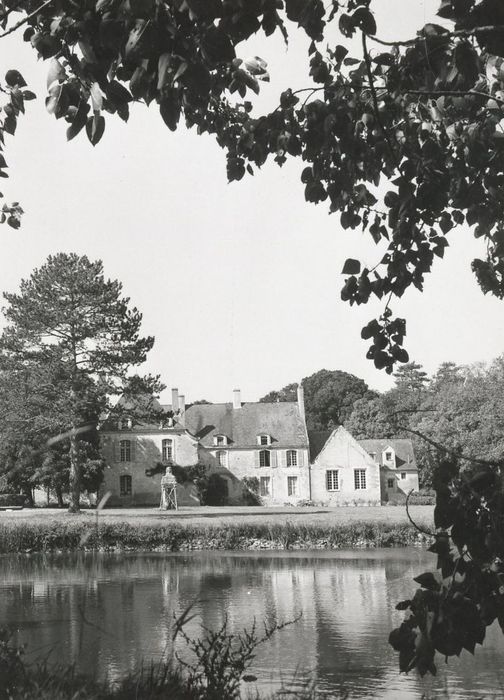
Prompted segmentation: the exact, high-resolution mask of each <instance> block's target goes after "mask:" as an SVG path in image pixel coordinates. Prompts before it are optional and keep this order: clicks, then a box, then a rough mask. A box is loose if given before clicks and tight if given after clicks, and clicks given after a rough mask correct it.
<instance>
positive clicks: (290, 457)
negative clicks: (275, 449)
mask: <svg viewBox="0 0 504 700" xmlns="http://www.w3.org/2000/svg"><path fill="white" fill-rule="evenodd" d="M297 465H298V458H297V450H287V466H288V467H297Z"/></svg>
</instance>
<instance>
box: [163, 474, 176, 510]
mask: <svg viewBox="0 0 504 700" xmlns="http://www.w3.org/2000/svg"><path fill="white" fill-rule="evenodd" d="M159 507H160V509H161V510H177V480H176V479H175V477H174V476H173V473H172V470H171V467H170V466H167V467H166V471H165V474H164V476H163V477H162V479H161V503H160V505H159Z"/></svg>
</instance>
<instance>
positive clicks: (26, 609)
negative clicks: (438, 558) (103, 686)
mask: <svg viewBox="0 0 504 700" xmlns="http://www.w3.org/2000/svg"><path fill="white" fill-rule="evenodd" d="M431 566H433V557H432V555H430V554H428V553H427V552H425V551H422V550H419V549H409V548H407V549H406V548H405V549H395V550H394V549H388V550H359V551H337V552H302V553H300V552H285V553H282V552H266V553H263V552H260V553H248V552H244V553H241V552H240V553H239V552H236V553H230V552H215V553H212V552H195V553H178V554H161V553H159V554H158V553H154V554H152V553H151V554H71V555H70V554H61V555H50V556H49V555H20V556H7V557H0V621H1V624H2V625H5V624H7V625H8V626H10V627H11V628H12V629H14V630H15V631H16V632H15V638H16V641H18V642H22V643H26V644H27V645H28V648H27V652H28V657H30V655H31V656H32V657H48V658H49V660H50V661H51V660H54V661H57V662H58V663H67V662H68V663H71V662H75V663H76V665H77V667H78V668H79V669H80V670H82V671H84V672H86V673H88V674H89V675H93V676H97V677H98V678H100V679H108V680H109V681H115V680H117V679H119V678H120V677H121V676H122V675H124V674H126V673H127V672H129V671H134V670H135V669H137V668H138V667H139V665H140V664H141V663H142V661H143V662H150V660H160V659H162V658H166V657H167V656H169V655H170V654H171V653H172V652H173V649H172V642H171V632H172V624H173V619H174V616H178V615H180V614H181V613H182V612H183V611H184V610H185V609H186V608H187V606H188V605H190V604H192V603H194V610H193V612H196V613H197V618H195V619H193V620H192V621H191V622H190V623H189V624H188V626H187V628H186V631H187V632H188V633H189V635H190V636H192V637H198V636H200V635H201V625H202V624H203V625H205V626H206V627H208V628H216V627H217V626H219V625H222V624H223V622H224V621H225V620H226V619H227V621H228V625H229V629H230V631H239V630H242V629H243V628H244V627H250V626H251V625H252V624H253V621H254V619H255V620H257V622H258V623H260V625H261V626H262V623H263V622H266V623H267V624H268V625H274V624H276V623H282V622H285V621H289V620H292V619H293V618H294V617H296V616H298V615H299V614H300V613H301V614H302V616H301V618H300V619H299V621H297V622H296V623H295V624H292V625H289V626H287V627H285V628H284V629H282V630H281V631H279V632H277V633H275V635H274V636H273V638H272V639H271V640H269V641H268V642H266V643H265V644H264V645H263V646H262V647H261V648H260V649H259V651H258V654H257V657H256V659H255V661H254V664H253V667H252V669H251V673H253V674H255V675H256V676H257V678H258V681H257V685H258V687H259V688H260V690H261V691H264V692H270V691H272V690H277V689H279V688H280V687H281V685H282V683H283V682H285V683H287V682H288V681H289V680H290V679H292V678H296V677H297V678H298V679H301V678H303V677H305V676H306V675H310V676H311V678H312V679H313V680H314V681H315V682H316V683H317V685H318V687H319V688H320V689H321V690H323V691H327V693H328V694H329V695H330V696H331V697H337V696H338V695H339V694H340V693H341V694H344V693H348V695H349V697H352V698H353V697H355V698H386V699H387V700H395V699H397V700H409V699H410V698H411V699H413V698H420V697H422V696H423V697H428V698H435V697H443V698H446V697H449V698H452V699H456V698H482V697H483V698H493V697H495V698H497V697H500V698H502V697H504V667H503V664H502V654H503V651H504V644H503V640H502V635H501V632H500V629H499V628H498V626H493V627H492V628H491V629H490V630H489V632H488V634H487V640H486V642H485V646H484V647H483V648H481V647H478V648H477V651H476V654H475V656H474V657H472V656H471V655H470V654H469V653H468V652H465V651H464V652H462V655H461V657H460V659H455V660H450V662H449V664H448V666H446V665H445V663H444V660H443V659H442V658H440V657H438V659H437V663H438V675H437V677H436V678H435V679H432V678H427V679H420V678H419V677H417V676H416V675H415V674H410V675H408V676H404V675H400V674H399V673H398V670H397V655H396V653H395V652H394V651H393V649H392V648H391V647H390V646H389V645H388V642H387V638H388V634H389V632H390V630H391V629H392V628H393V627H395V626H397V625H398V624H399V623H400V621H401V619H402V615H403V613H401V612H398V611H396V610H395V609H394V608H395V604H396V603H397V602H398V601H399V600H402V599H404V598H407V597H410V596H411V595H412V593H413V592H414V590H415V588H416V584H415V583H414V582H413V581H412V578H413V576H416V575H418V574H419V573H421V572H422V571H424V570H425V569H426V568H428V567H431ZM177 645H178V646H177V651H178V652H179V654H181V655H187V653H188V652H187V650H186V648H185V647H184V644H183V642H182V640H180V641H178V642H177ZM254 685H255V684H253V686H254Z"/></svg>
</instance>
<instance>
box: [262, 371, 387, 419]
mask: <svg viewBox="0 0 504 700" xmlns="http://www.w3.org/2000/svg"><path fill="white" fill-rule="evenodd" d="M302 384H303V389H304V400H305V411H306V425H307V427H308V430H332V429H333V428H336V427H337V426H338V425H341V424H342V423H344V422H345V421H346V420H347V419H348V418H349V416H350V414H351V413H352V411H353V408H354V404H355V402H356V401H359V400H361V399H362V400H367V401H370V400H371V399H373V398H375V397H376V396H377V394H376V392H374V391H372V390H370V389H369V387H368V385H367V384H366V382H365V381H364V380H363V379H360V378H359V377H356V376H355V375H353V374H349V373H348V372H342V371H341V370H327V369H321V370H319V371H318V372H314V373H313V374H312V375H310V376H309V377H305V378H304V379H303V380H302ZM260 401H297V384H288V385H287V386H285V387H284V388H283V389H280V391H270V392H269V394H266V396H263V397H262V399H260Z"/></svg>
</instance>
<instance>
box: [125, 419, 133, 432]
mask: <svg viewBox="0 0 504 700" xmlns="http://www.w3.org/2000/svg"><path fill="white" fill-rule="evenodd" d="M126 427H127V428H128V430H131V428H132V427H133V421H132V420H131V418H128V419H127V420H126Z"/></svg>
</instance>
